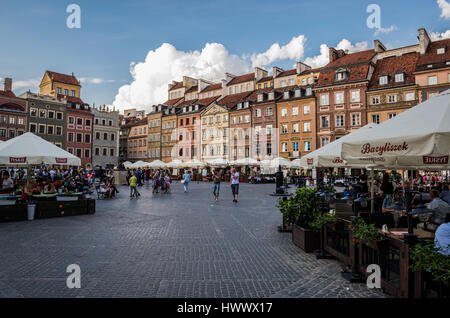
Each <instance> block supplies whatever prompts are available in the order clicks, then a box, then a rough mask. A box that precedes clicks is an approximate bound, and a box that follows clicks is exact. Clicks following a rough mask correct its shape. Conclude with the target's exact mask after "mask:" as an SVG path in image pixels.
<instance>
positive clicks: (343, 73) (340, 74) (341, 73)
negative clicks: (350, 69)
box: [336, 70, 348, 81]
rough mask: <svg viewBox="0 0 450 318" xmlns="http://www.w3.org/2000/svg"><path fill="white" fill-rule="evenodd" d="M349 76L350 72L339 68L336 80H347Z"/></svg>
mask: <svg viewBox="0 0 450 318" xmlns="http://www.w3.org/2000/svg"><path fill="white" fill-rule="evenodd" d="M347 78H348V73H347V71H346V70H338V71H337V72H336V81H342V80H346V79H347Z"/></svg>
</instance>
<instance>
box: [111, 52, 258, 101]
mask: <svg viewBox="0 0 450 318" xmlns="http://www.w3.org/2000/svg"><path fill="white" fill-rule="evenodd" d="M249 70H250V66H249V63H248V62H247V61H245V60H244V59H243V58H241V57H238V56H237V55H233V54H230V53H229V52H228V51H227V50H226V49H225V47H224V46H223V45H222V44H219V43H207V44H206V45H205V47H204V48H203V49H202V50H201V51H190V52H184V51H178V50H177V49H176V48H175V47H174V46H173V45H171V44H169V43H164V44H162V45H161V46H160V47H159V48H157V49H156V50H151V51H149V52H148V54H147V56H146V58H145V61H144V62H139V63H131V65H130V73H131V76H132V77H133V82H132V83H131V84H128V85H123V86H122V87H120V88H119V91H118V93H117V95H116V97H115V100H114V102H113V104H114V105H115V106H116V107H117V108H119V109H125V108H131V107H136V108H138V109H145V108H147V107H148V106H151V105H155V104H158V103H163V102H164V101H166V100H167V85H168V84H169V83H171V82H172V80H177V81H179V80H181V79H182V77H183V75H186V76H191V77H194V78H204V79H206V80H211V81H219V80H220V79H222V78H223V77H224V74H225V72H229V73H233V74H242V73H245V72H248V71H249Z"/></svg>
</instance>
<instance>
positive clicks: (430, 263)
mask: <svg viewBox="0 0 450 318" xmlns="http://www.w3.org/2000/svg"><path fill="white" fill-rule="evenodd" d="M448 248H450V247H448ZM409 257H410V260H411V265H410V269H411V271H413V272H422V271H423V272H426V273H428V274H430V275H431V277H432V279H433V280H434V281H436V282H439V283H442V284H444V285H445V286H447V287H448V284H449V282H450V257H449V256H448V255H444V254H441V253H440V252H439V248H438V247H436V246H435V242H434V241H430V242H426V243H419V244H416V245H414V246H413V247H412V248H411V249H410V250H409Z"/></svg>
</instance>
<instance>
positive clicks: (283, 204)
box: [277, 197, 298, 232]
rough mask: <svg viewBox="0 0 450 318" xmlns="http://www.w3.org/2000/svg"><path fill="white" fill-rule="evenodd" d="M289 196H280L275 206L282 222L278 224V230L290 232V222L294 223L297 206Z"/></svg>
mask: <svg viewBox="0 0 450 318" xmlns="http://www.w3.org/2000/svg"><path fill="white" fill-rule="evenodd" d="M291 198H292V197H290V198H289V199H288V198H287V197H282V198H280V199H279V200H278V203H277V208H278V209H279V210H280V212H281V214H282V215H283V224H282V225H281V226H279V230H280V232H292V224H294V223H295V213H296V212H295V209H296V208H298V207H297V205H296V204H295V203H294V200H292V199H291Z"/></svg>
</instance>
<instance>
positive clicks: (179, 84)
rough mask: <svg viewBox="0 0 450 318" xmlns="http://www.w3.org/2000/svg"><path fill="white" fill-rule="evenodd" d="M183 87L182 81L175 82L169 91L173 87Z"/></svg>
mask: <svg viewBox="0 0 450 318" xmlns="http://www.w3.org/2000/svg"><path fill="white" fill-rule="evenodd" d="M182 87H183V82H177V83H176V84H175V85H174V86H172V87H171V88H170V89H169V91H171V90H173V89H177V88H182Z"/></svg>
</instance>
